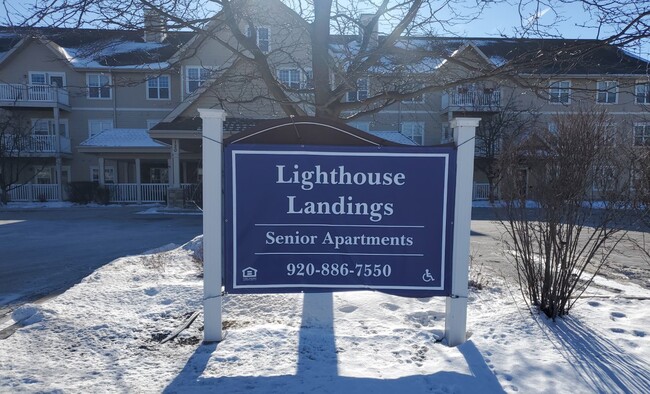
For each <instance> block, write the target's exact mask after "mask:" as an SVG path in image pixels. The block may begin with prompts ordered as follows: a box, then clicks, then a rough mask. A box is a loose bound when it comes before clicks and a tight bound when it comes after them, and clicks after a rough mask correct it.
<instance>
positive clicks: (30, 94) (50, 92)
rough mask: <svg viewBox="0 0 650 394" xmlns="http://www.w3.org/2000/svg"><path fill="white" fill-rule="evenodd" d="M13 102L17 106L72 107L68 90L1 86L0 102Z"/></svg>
mask: <svg viewBox="0 0 650 394" xmlns="http://www.w3.org/2000/svg"><path fill="white" fill-rule="evenodd" d="M3 101H4V102H7V101H10V102H13V103H14V104H17V105H30V104H35V103H39V104H40V103H44V104H52V105H54V104H62V105H70V96H69V94H68V90H67V89H65V88H60V87H57V86H50V85H22V84H18V83H3V84H0V102H3Z"/></svg>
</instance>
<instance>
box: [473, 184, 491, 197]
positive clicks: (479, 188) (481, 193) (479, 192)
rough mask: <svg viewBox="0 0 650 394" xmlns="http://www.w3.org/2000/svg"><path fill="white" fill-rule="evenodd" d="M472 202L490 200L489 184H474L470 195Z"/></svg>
mask: <svg viewBox="0 0 650 394" xmlns="http://www.w3.org/2000/svg"><path fill="white" fill-rule="evenodd" d="M472 199H474V200H489V199H490V184H489V183H474V192H473V193H472Z"/></svg>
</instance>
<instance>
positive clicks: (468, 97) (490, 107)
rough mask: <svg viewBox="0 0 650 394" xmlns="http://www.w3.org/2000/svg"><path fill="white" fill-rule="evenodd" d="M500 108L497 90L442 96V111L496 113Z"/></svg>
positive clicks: (499, 94)
mask: <svg viewBox="0 0 650 394" xmlns="http://www.w3.org/2000/svg"><path fill="white" fill-rule="evenodd" d="M500 108H501V92H500V91H499V90H490V91H487V90H486V91H484V92H476V91H468V92H454V93H448V94H444V95H443V96H442V109H443V110H444V111H452V112H453V111H460V112H465V111H467V112H497V111H499V110H500Z"/></svg>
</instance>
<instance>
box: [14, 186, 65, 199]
mask: <svg viewBox="0 0 650 394" xmlns="http://www.w3.org/2000/svg"><path fill="white" fill-rule="evenodd" d="M59 188H60V186H59V185H57V184H43V185H39V184H33V183H26V184H24V185H18V186H16V187H15V188H14V189H12V190H10V191H9V201H58V200H59Z"/></svg>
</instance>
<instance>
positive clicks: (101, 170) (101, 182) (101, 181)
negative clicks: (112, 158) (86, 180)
mask: <svg viewBox="0 0 650 394" xmlns="http://www.w3.org/2000/svg"><path fill="white" fill-rule="evenodd" d="M104 171H105V170H104V158H103V157H100V158H99V185H100V186H104V184H105V183H106V180H105V179H104Z"/></svg>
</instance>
